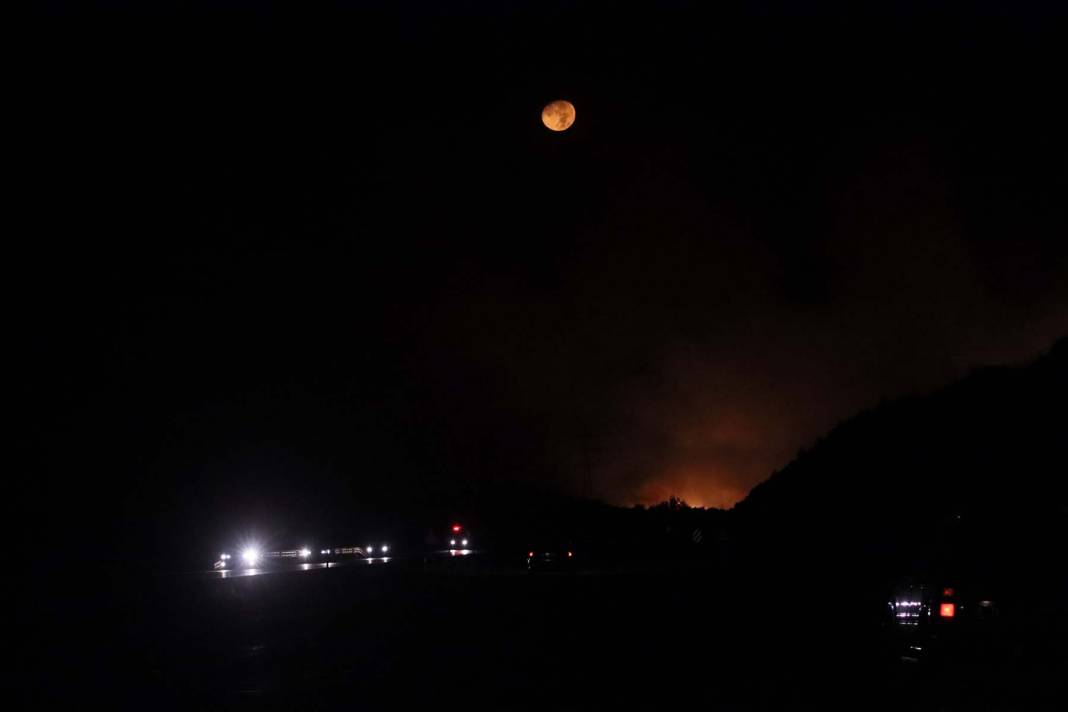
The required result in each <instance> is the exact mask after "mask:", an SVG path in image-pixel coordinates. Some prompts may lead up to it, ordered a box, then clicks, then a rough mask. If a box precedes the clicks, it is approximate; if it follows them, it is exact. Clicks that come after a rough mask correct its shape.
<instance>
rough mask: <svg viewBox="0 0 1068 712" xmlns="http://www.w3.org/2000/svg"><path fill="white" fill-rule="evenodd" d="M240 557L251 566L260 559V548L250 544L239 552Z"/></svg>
mask: <svg viewBox="0 0 1068 712" xmlns="http://www.w3.org/2000/svg"><path fill="white" fill-rule="evenodd" d="M241 558H242V559H244V560H245V563H246V564H248V565H249V566H252V565H253V564H255V563H256V562H257V561H259V560H260V550H259V549H257V548H256V547H254V546H250V547H248V548H247V549H245V550H244V551H243V552H241Z"/></svg>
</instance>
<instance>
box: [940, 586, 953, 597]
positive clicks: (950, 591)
mask: <svg viewBox="0 0 1068 712" xmlns="http://www.w3.org/2000/svg"><path fill="white" fill-rule="evenodd" d="M942 595H943V596H946V597H947V598H948V597H950V596H952V595H953V589H952V588H950V587H948V586H947V587H946V588H943V589H942Z"/></svg>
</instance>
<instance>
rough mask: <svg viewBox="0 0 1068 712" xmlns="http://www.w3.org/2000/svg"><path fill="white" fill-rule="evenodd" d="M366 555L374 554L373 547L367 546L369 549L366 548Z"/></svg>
mask: <svg viewBox="0 0 1068 712" xmlns="http://www.w3.org/2000/svg"><path fill="white" fill-rule="evenodd" d="M367 553H368V554H373V553H375V548H374V547H373V546H369V547H367Z"/></svg>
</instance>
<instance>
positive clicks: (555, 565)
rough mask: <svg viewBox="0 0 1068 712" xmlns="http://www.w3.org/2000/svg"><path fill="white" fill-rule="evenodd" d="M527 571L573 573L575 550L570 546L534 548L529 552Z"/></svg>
mask: <svg viewBox="0 0 1068 712" xmlns="http://www.w3.org/2000/svg"><path fill="white" fill-rule="evenodd" d="M526 565H527V571H529V572H531V573H534V572H537V571H573V570H574V568H575V550H574V548H573V547H572V546H571V545H570V544H550V545H542V546H532V547H530V549H528V550H527V557H526Z"/></svg>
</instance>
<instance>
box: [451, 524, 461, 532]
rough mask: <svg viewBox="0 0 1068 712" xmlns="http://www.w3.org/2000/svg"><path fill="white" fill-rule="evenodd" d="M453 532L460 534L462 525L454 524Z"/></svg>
mask: <svg viewBox="0 0 1068 712" xmlns="http://www.w3.org/2000/svg"><path fill="white" fill-rule="evenodd" d="M452 530H453V531H454V532H458V531H460V525H459V524H453V525H452Z"/></svg>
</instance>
